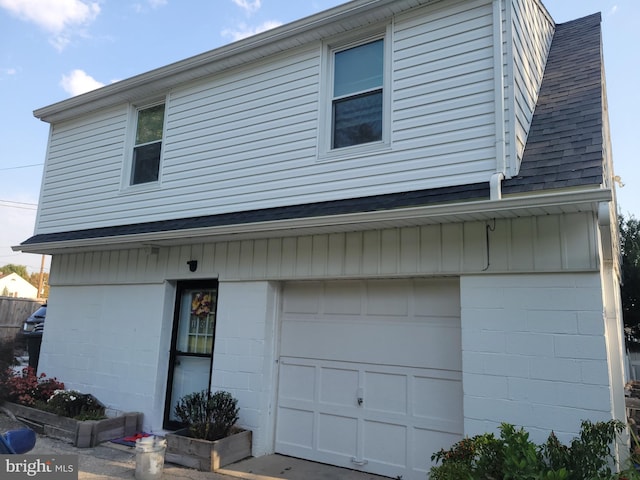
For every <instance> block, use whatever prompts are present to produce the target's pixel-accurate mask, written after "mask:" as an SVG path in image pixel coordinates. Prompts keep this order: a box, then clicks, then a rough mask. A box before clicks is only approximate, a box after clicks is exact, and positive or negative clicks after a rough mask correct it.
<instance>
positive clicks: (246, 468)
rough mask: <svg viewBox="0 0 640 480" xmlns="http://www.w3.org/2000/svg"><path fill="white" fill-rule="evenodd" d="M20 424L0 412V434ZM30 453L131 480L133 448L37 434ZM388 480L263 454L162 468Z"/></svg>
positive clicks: (259, 478) (180, 476)
mask: <svg viewBox="0 0 640 480" xmlns="http://www.w3.org/2000/svg"><path fill="white" fill-rule="evenodd" d="M22 427H24V425H22V424H21V423H20V422H18V421H16V420H13V419H11V418H9V417H7V416H6V415H4V414H1V413H0V431H1V432H5V431H7V430H11V429H14V428H22ZM29 453H30V454H43V455H51V454H56V455H77V456H78V467H79V472H78V480H115V479H127V480H132V479H134V478H135V470H136V454H135V449H134V448H133V447H125V446H122V445H117V444H114V443H110V442H105V443H102V444H100V445H98V446H97V447H94V448H76V447H74V446H72V445H71V444H69V443H67V442H64V441H62V440H57V439H55V438H51V437H46V436H44V435H38V437H37V440H36V445H35V447H34V449H33V450H31V452H29ZM238 478H241V479H245V480H280V479H286V480H388V479H387V478H386V477H380V476H377V475H371V474H366V473H361V472H356V471H353V470H346V469H343V468H338V467H333V466H330V465H323V464H319V463H314V462H308V461H305V460H300V459H297V458H291V457H285V456H282V455H267V456H264V457H258V458H249V459H247V460H244V461H241V462H238V463H235V464H233V465H229V466H227V467H225V469H223V470H221V471H220V473H212V472H200V471H198V470H192V469H189V468H184V467H180V466H177V465H173V464H170V463H165V465H164V475H163V480H173V479H176V480H237V479H238Z"/></svg>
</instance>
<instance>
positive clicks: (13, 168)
mask: <svg viewBox="0 0 640 480" xmlns="http://www.w3.org/2000/svg"><path fill="white" fill-rule="evenodd" d="M43 165H44V163H32V164H30V165H18V166H15V167H3V168H0V171H1V170H17V169H19V168H31V167H41V166H43Z"/></svg>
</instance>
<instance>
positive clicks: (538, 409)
mask: <svg viewBox="0 0 640 480" xmlns="http://www.w3.org/2000/svg"><path fill="white" fill-rule="evenodd" d="M460 289H461V307H462V312H461V322H462V368H463V385H464V416H465V419H464V422H465V423H464V427H465V428H464V430H465V434H466V435H475V434H479V433H483V432H487V431H496V430H497V428H498V426H499V425H500V423H501V422H508V423H513V424H515V425H518V426H523V427H525V428H526V429H527V430H528V431H530V432H531V438H532V440H534V441H536V442H542V441H544V440H545V439H546V438H547V436H548V435H549V432H550V431H551V430H553V431H554V432H555V433H556V434H557V435H558V437H559V438H560V440H561V441H568V440H569V439H570V438H572V437H573V436H574V435H575V434H576V433H577V432H578V431H579V430H580V423H581V421H582V420H584V419H590V420H593V421H596V420H609V419H611V418H613V408H612V404H611V391H610V389H611V384H610V377H609V370H608V367H607V352H606V341H605V340H606V339H605V329H604V317H603V302H602V290H601V285H600V276H599V275H598V273H595V272H594V273H581V274H530V275H482V276H480V275H478V276H463V277H462V278H461V281H460Z"/></svg>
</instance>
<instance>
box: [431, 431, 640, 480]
mask: <svg viewBox="0 0 640 480" xmlns="http://www.w3.org/2000/svg"><path fill="white" fill-rule="evenodd" d="M624 428H625V425H624V424H623V423H621V422H619V421H617V420H610V421H608V422H596V423H591V422H589V421H583V422H582V426H581V431H580V435H579V436H578V437H577V438H575V439H573V440H572V442H571V444H570V445H568V446H566V445H563V444H562V443H560V441H559V440H558V439H557V437H556V436H555V434H554V433H553V432H552V433H551V434H550V435H549V438H548V439H547V441H546V442H545V443H544V444H542V445H536V444H535V443H533V442H532V441H531V440H529V434H528V433H527V432H526V431H525V430H524V429H522V428H520V429H516V428H515V427H514V426H513V425H510V424H507V423H503V424H502V425H501V426H500V438H495V437H494V435H493V434H484V435H476V436H475V437H472V438H465V439H463V440H461V441H459V442H458V443H456V444H454V445H453V446H452V447H451V448H450V449H449V450H444V449H443V450H440V451H439V452H436V453H434V454H433V455H432V456H431V460H432V461H434V460H435V461H436V466H434V467H432V468H431V471H430V478H431V479H432V480H458V479H467V480H480V479H482V480H484V479H493V480H585V479H615V478H619V479H620V480H622V479H624V478H627V479H632V478H633V479H636V478H638V477H636V476H633V474H634V473H635V472H629V474H628V475H627V476H623V475H622V474H621V475H620V476H614V475H613V474H612V472H611V464H612V460H613V459H614V457H613V455H612V453H611V445H612V443H613V441H614V440H615V439H616V436H617V435H618V434H620V433H621V432H622V431H623V430H624ZM438 462H440V465H437V463H438Z"/></svg>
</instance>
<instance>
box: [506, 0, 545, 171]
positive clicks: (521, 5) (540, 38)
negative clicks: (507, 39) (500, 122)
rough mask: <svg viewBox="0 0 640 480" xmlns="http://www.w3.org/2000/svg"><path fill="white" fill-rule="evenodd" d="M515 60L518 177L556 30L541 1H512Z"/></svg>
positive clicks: (513, 60) (514, 85)
mask: <svg viewBox="0 0 640 480" xmlns="http://www.w3.org/2000/svg"><path fill="white" fill-rule="evenodd" d="M510 11H511V38H512V41H511V52H512V53H511V57H512V62H513V63H512V64H513V79H512V82H513V87H514V88H513V95H514V98H513V99H512V100H511V103H512V104H513V105H514V111H513V113H514V117H512V121H513V122H514V123H515V125H514V127H515V139H516V144H515V148H516V151H515V153H516V160H517V164H516V165H512V167H515V168H516V170H515V171H512V172H511V174H512V175H516V174H517V173H518V170H519V169H520V162H521V161H522V154H523V152H524V147H525V145H526V143H527V136H528V134H529V127H530V126H531V120H532V118H533V112H534V110H535V108H536V103H537V101H538V93H539V90H540V85H541V84H542V77H543V75H544V70H545V66H546V63H547V56H548V53H549V49H550V48H551V41H552V39H553V34H554V31H555V24H554V23H553V21H552V20H551V18H550V17H549V16H548V15H547V14H546V13H545V11H544V9H543V7H541V6H540V5H539V4H538V2H537V1H536V2H532V1H529V0H512V1H511V10H510Z"/></svg>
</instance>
